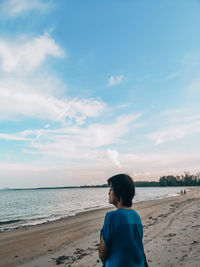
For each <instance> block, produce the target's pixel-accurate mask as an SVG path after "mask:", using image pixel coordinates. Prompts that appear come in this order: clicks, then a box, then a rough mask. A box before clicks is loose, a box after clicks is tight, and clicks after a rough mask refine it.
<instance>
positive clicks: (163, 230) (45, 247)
mask: <svg viewBox="0 0 200 267" xmlns="http://www.w3.org/2000/svg"><path fill="white" fill-rule="evenodd" d="M134 209H135V210H136V211H138V213H139V214H140V216H141V218H142V221H143V226H144V248H145V252H146V256H147V260H148V262H149V265H150V266H174V267H175V266H176V267H177V266H185V267H199V266H200V188H192V190H191V191H190V192H187V194H186V195H180V196H177V197H173V198H166V199H160V200H153V201H146V202H141V203H136V204H134ZM108 210H109V209H101V210H96V211H90V212H87V213H82V214H79V215H77V216H74V217H70V218H67V219H62V220H59V221H55V222H51V223H46V224H42V225H36V226H30V227H26V228H21V229H17V230H14V231H10V232H3V233H0V266H1V267H8V266H9V267H12V266H15V267H16V266H17V267H18V266H20V267H22V266H23V267H34V266H39V267H47V266H48V267H49V266H65V264H67V265H66V266H76V267H78V266H83V267H87V266H89V267H92V266H94V267H95V266H96V267H98V266H102V265H101V263H100V260H99V258H98V242H99V234H100V229H101V227H102V225H103V221H104V217H105V214H106V212H107V211H108Z"/></svg>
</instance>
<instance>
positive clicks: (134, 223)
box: [101, 209, 145, 267]
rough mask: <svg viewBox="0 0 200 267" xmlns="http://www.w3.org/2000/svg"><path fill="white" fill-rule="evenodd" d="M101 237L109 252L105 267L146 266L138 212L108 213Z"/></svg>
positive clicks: (118, 211)
mask: <svg viewBox="0 0 200 267" xmlns="http://www.w3.org/2000/svg"><path fill="white" fill-rule="evenodd" d="M101 235H102V237H103V239H104V241H105V243H106V246H107V248H108V251H109V256H108V258H107V260H106V262H105V264H104V265H103V266H104V267H144V266H145V256H144V248H143V243H142V237H143V227H142V222H141V219H140V216H139V214H138V213H137V212H136V211H134V210H131V209H130V210H129V209H117V210H115V211H111V212H108V213H107V214H106V217H105V221H104V225H103V228H102V230H101Z"/></svg>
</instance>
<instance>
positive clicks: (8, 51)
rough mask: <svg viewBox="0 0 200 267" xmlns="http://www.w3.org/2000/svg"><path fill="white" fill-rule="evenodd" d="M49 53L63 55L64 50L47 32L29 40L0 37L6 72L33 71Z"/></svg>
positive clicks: (0, 50)
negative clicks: (10, 39)
mask: <svg viewBox="0 0 200 267" xmlns="http://www.w3.org/2000/svg"><path fill="white" fill-rule="evenodd" d="M48 55H50V56H54V57H62V56H64V51H63V50H62V49H61V48H60V47H59V46H58V45H57V44H56V43H55V41H54V40H53V39H52V38H50V37H49V36H48V34H46V33H45V34H44V35H42V36H39V37H37V38H35V39H32V40H28V41H27V40H24V39H23V40H22V39H20V40H15V41H14V42H13V41H12V42H8V41H5V40H3V39H0V57H1V58H2V62H1V66H2V70H3V71H5V72H16V71H18V70H23V71H24V72H27V71H32V70H34V69H36V68H37V67H39V66H40V65H41V63H42V62H43V61H44V60H45V58H46V57H47V56H48Z"/></svg>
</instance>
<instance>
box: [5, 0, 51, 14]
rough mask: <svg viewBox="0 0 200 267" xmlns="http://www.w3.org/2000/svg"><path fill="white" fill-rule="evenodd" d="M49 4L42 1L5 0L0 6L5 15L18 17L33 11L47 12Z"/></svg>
mask: <svg viewBox="0 0 200 267" xmlns="http://www.w3.org/2000/svg"><path fill="white" fill-rule="evenodd" d="M48 8H49V3H47V2H44V1H40V0H4V1H2V3H1V5H0V11H1V12H2V13H3V14H4V15H5V14H7V15H9V16H17V15H19V14H21V13H23V12H28V11H31V10H37V11H45V10H47V9H48Z"/></svg>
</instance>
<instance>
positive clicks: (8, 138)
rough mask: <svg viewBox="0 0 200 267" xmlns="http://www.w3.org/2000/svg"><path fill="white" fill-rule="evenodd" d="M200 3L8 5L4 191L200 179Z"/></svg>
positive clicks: (1, 82) (1, 109)
mask: <svg viewBox="0 0 200 267" xmlns="http://www.w3.org/2000/svg"><path fill="white" fill-rule="evenodd" d="M199 14H200V2H199V1H197V0H196V1H195V0H190V1H187V0H181V1H179V0H174V1H159V0H157V1H156V0H155V1H148V0H123V1H122V0H102V1H92V0H90V1H88V0H85V1H82V0H76V1H73V0H59V1H53V0H50V1H48V0H5V1H3V0H1V1H0V173H1V177H0V188H3V187H39V186H67V185H82V184H100V183H105V182H106V179H107V178H108V177H109V176H111V175H114V174H116V173H119V172H120V173H121V172H126V173H129V174H130V175H132V176H133V177H134V179H135V180H157V179H159V177H160V176H162V175H165V174H171V173H172V174H182V173H183V172H184V171H190V172H191V173H196V172H199V171H200V169H199V162H200V141H199V140H200V104H199V103H200V27H199V25H200V16H199Z"/></svg>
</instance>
